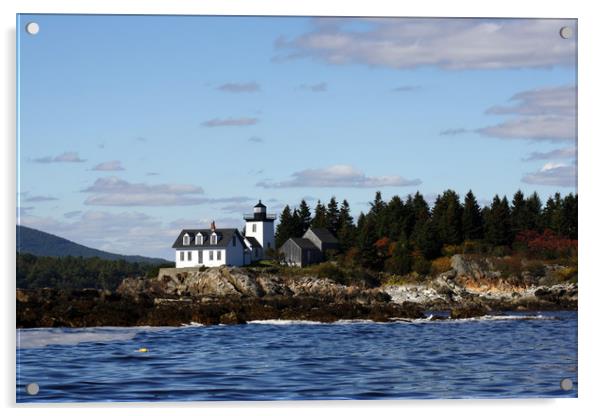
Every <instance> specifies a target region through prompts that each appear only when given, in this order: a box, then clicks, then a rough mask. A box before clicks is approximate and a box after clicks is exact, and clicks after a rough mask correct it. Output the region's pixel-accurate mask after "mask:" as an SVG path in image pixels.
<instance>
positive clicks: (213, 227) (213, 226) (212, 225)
mask: <svg viewBox="0 0 602 416" xmlns="http://www.w3.org/2000/svg"><path fill="white" fill-rule="evenodd" d="M211 232H212V233H214V232H215V221H211Z"/></svg>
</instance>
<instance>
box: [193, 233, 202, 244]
mask: <svg viewBox="0 0 602 416" xmlns="http://www.w3.org/2000/svg"><path fill="white" fill-rule="evenodd" d="M194 244H195V245H197V246H202V245H203V234H201V233H198V234H197V235H196V237H195V239H194Z"/></svg>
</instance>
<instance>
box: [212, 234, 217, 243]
mask: <svg viewBox="0 0 602 416" xmlns="http://www.w3.org/2000/svg"><path fill="white" fill-rule="evenodd" d="M211 244H212V245H215V244H217V234H211Z"/></svg>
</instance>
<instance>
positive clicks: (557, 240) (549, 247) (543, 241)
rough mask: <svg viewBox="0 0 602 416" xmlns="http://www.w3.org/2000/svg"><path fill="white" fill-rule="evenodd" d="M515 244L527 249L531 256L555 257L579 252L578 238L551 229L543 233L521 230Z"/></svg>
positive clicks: (517, 246) (521, 248) (519, 247)
mask: <svg viewBox="0 0 602 416" xmlns="http://www.w3.org/2000/svg"><path fill="white" fill-rule="evenodd" d="M515 246H516V248H517V249H519V250H524V251H526V252H527V255H529V256H530V257H538V258H548V259H555V258H559V257H569V256H574V255H576V254H577V240H571V239H570V238H568V237H564V236H560V235H558V234H556V233H554V232H553V231H552V230H549V229H545V230H544V231H543V232H541V233H539V232H537V231H534V230H524V231H521V232H520V233H518V234H517V236H516V241H515Z"/></svg>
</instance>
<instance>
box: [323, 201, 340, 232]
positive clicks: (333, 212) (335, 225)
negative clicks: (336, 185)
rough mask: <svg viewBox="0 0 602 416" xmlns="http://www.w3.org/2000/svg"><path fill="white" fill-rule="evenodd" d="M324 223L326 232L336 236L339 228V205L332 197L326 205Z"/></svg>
mask: <svg viewBox="0 0 602 416" xmlns="http://www.w3.org/2000/svg"><path fill="white" fill-rule="evenodd" d="M326 221H327V223H328V226H327V227H326V228H328V230H329V231H330V232H331V233H332V234H334V235H335V236H336V235H337V234H338V233H339V229H340V228H341V227H340V224H339V204H338V203H337V200H336V198H335V197H334V196H333V197H332V198H330V202H329V203H328V208H327V210H326Z"/></svg>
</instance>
